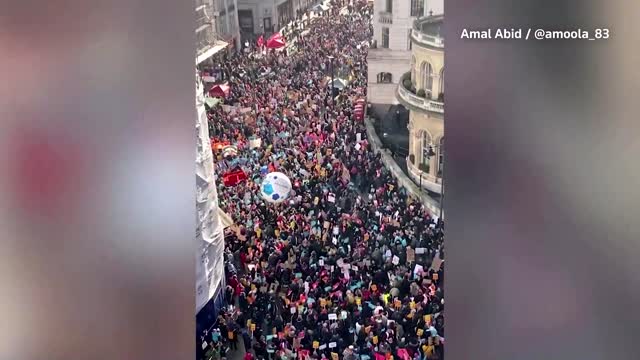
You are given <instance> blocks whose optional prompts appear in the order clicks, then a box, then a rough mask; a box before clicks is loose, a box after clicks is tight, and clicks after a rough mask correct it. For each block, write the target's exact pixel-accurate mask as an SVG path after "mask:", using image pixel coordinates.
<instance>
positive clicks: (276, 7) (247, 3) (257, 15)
mask: <svg viewBox="0 0 640 360" xmlns="http://www.w3.org/2000/svg"><path fill="white" fill-rule="evenodd" d="M236 1H237V2H238V10H239V11H240V12H241V13H242V15H243V16H245V17H248V16H249V12H251V14H250V16H251V17H252V21H253V32H252V34H253V35H258V34H262V33H264V32H275V31H279V30H280V28H282V27H283V26H284V25H286V24H288V20H293V19H295V18H296V16H297V14H298V10H301V11H305V10H306V9H308V8H309V7H310V6H311V5H313V4H314V3H315V1H312V0H236ZM265 19H268V21H267V23H266V25H267V26H268V25H269V23H270V25H271V28H270V29H269V28H267V29H265ZM244 22H245V24H247V26H246V29H247V31H243V35H245V37H247V35H249V31H248V30H249V26H248V23H249V21H248V20H244Z"/></svg>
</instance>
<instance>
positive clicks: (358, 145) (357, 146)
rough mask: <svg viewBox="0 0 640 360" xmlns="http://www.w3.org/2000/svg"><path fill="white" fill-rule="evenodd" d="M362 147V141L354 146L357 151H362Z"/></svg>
mask: <svg viewBox="0 0 640 360" xmlns="http://www.w3.org/2000/svg"><path fill="white" fill-rule="evenodd" d="M361 147H362V146H360V143H357V144H356V146H354V148H355V149H356V151H360V148H361Z"/></svg>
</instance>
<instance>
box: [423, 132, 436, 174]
mask: <svg viewBox="0 0 640 360" xmlns="http://www.w3.org/2000/svg"><path fill="white" fill-rule="evenodd" d="M421 140H422V144H421V145H422V146H421V147H422V158H421V159H420V163H421V164H424V165H426V166H429V158H430V157H431V156H432V155H433V154H432V152H433V149H431V135H429V133H428V132H427V131H426V130H422V136H421Z"/></svg>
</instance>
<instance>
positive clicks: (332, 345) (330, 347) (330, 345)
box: [329, 342, 338, 349]
mask: <svg viewBox="0 0 640 360" xmlns="http://www.w3.org/2000/svg"><path fill="white" fill-rule="evenodd" d="M336 346H338V343H335V342H330V343H329V349H333V348H334V347H336Z"/></svg>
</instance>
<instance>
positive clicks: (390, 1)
mask: <svg viewBox="0 0 640 360" xmlns="http://www.w3.org/2000/svg"><path fill="white" fill-rule="evenodd" d="M387 12H388V13H393V0H387Z"/></svg>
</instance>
